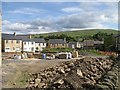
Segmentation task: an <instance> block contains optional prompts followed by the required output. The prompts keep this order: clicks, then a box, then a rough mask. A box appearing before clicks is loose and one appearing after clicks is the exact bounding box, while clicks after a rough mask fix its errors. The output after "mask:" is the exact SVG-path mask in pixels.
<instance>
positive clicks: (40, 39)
mask: <svg viewBox="0 0 120 90" xmlns="http://www.w3.org/2000/svg"><path fill="white" fill-rule="evenodd" d="M32 41H35V42H36V43H45V42H46V41H45V39H44V38H34V39H32Z"/></svg>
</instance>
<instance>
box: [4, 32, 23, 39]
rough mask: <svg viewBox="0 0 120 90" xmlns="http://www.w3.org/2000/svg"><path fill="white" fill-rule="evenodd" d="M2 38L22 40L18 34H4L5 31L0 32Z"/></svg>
mask: <svg viewBox="0 0 120 90" xmlns="http://www.w3.org/2000/svg"><path fill="white" fill-rule="evenodd" d="M2 39H3V40H22V39H21V38H20V37H18V36H14V35H13V34H5V33H2Z"/></svg>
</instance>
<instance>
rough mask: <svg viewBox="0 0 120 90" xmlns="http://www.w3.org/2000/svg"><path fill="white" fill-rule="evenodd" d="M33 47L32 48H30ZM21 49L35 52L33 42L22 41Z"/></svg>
mask: <svg viewBox="0 0 120 90" xmlns="http://www.w3.org/2000/svg"><path fill="white" fill-rule="evenodd" d="M32 48H33V50H32ZM23 51H26V52H35V42H33V44H32V42H30V41H23Z"/></svg>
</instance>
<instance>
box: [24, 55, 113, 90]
mask: <svg viewBox="0 0 120 90" xmlns="http://www.w3.org/2000/svg"><path fill="white" fill-rule="evenodd" d="M112 65H113V62H112V60H108V59H103V58H93V57H84V58H82V59H77V60H73V61H66V62H64V63H62V64H61V65H59V66H55V67H49V68H46V69H45V70H44V71H41V72H39V73H33V74H30V75H31V78H30V79H29V80H28V81H27V82H29V85H28V86H27V87H26V88H27V89H33V88H46V89H47V88H69V89H72V90H74V89H76V88H80V89H82V90H85V89H86V88H89V89H92V88H94V86H95V85H96V83H98V81H99V79H100V78H101V77H102V76H103V75H104V74H106V72H107V71H109V70H110V69H111V66H112ZM87 90H88V89H87Z"/></svg>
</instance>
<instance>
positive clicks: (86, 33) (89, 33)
mask: <svg viewBox="0 0 120 90" xmlns="http://www.w3.org/2000/svg"><path fill="white" fill-rule="evenodd" d="M98 32H102V33H107V34H111V33H113V34H117V33H118V31H117V30H113V29H86V30H76V31H62V32H53V33H46V34H35V35H33V37H39V36H48V35H61V34H66V35H68V36H72V37H77V36H92V35H93V34H96V33H98Z"/></svg>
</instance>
